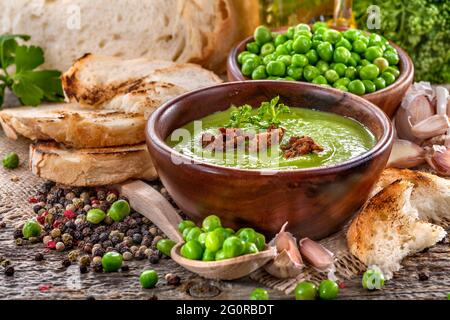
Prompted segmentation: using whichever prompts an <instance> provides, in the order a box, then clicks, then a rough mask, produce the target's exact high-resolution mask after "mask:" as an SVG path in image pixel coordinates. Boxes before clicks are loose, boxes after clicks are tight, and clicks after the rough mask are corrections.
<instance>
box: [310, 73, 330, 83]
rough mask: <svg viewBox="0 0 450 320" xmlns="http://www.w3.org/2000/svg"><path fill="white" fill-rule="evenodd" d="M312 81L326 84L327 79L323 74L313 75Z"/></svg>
mask: <svg viewBox="0 0 450 320" xmlns="http://www.w3.org/2000/svg"><path fill="white" fill-rule="evenodd" d="M312 83H315V84H328V82H327V79H326V78H325V77H324V76H322V75H320V76H317V77H315V78H314V79H313V81H312Z"/></svg>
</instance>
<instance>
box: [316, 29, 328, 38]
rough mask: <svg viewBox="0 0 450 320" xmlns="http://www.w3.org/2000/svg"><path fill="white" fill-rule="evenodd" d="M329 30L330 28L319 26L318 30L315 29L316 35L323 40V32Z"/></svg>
mask: <svg viewBox="0 0 450 320" xmlns="http://www.w3.org/2000/svg"><path fill="white" fill-rule="evenodd" d="M327 30H328V28H319V29H317V30H316V31H314V35H315V36H320V39H321V40H323V39H322V38H323V34H324V33H325V32H326V31H327Z"/></svg>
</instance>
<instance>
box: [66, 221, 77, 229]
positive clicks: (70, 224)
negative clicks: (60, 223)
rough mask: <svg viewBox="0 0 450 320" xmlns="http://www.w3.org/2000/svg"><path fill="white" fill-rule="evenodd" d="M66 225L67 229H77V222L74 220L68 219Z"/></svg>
mask: <svg viewBox="0 0 450 320" xmlns="http://www.w3.org/2000/svg"><path fill="white" fill-rule="evenodd" d="M65 226H66V228H67V229H76V228H77V225H76V224H75V222H73V220H69V221H67V222H66V224H65Z"/></svg>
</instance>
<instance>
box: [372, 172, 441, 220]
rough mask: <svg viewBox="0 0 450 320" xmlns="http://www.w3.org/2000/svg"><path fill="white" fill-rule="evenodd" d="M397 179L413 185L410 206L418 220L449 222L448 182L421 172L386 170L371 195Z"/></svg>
mask: <svg viewBox="0 0 450 320" xmlns="http://www.w3.org/2000/svg"><path fill="white" fill-rule="evenodd" d="M399 179H402V180H405V181H408V182H411V183H412V184H414V188H413V191H412V193H411V205H412V206H413V207H414V208H416V209H417V211H418V213H419V218H421V219H423V220H425V221H429V222H433V223H437V224H440V223H448V222H450V180H448V179H445V178H441V177H439V176H437V175H434V174H431V173H426V172H422V171H415V170H409V169H396V168H388V169H385V170H384V171H383V173H382V175H381V177H380V180H379V181H378V182H377V184H376V186H375V188H374V191H373V194H375V193H376V192H378V191H379V190H381V189H383V188H385V187H386V186H388V185H390V184H392V183H393V182H394V181H396V180H399Z"/></svg>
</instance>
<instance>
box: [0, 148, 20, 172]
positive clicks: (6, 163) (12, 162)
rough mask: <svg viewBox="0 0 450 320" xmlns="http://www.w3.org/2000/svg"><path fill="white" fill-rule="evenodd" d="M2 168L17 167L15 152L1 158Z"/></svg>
mask: <svg viewBox="0 0 450 320" xmlns="http://www.w3.org/2000/svg"><path fill="white" fill-rule="evenodd" d="M2 164H3V168H5V169H15V168H17V167H18V166H19V156H18V155H17V153H15V152H10V153H8V154H7V155H5V156H4V157H3V160H2Z"/></svg>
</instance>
